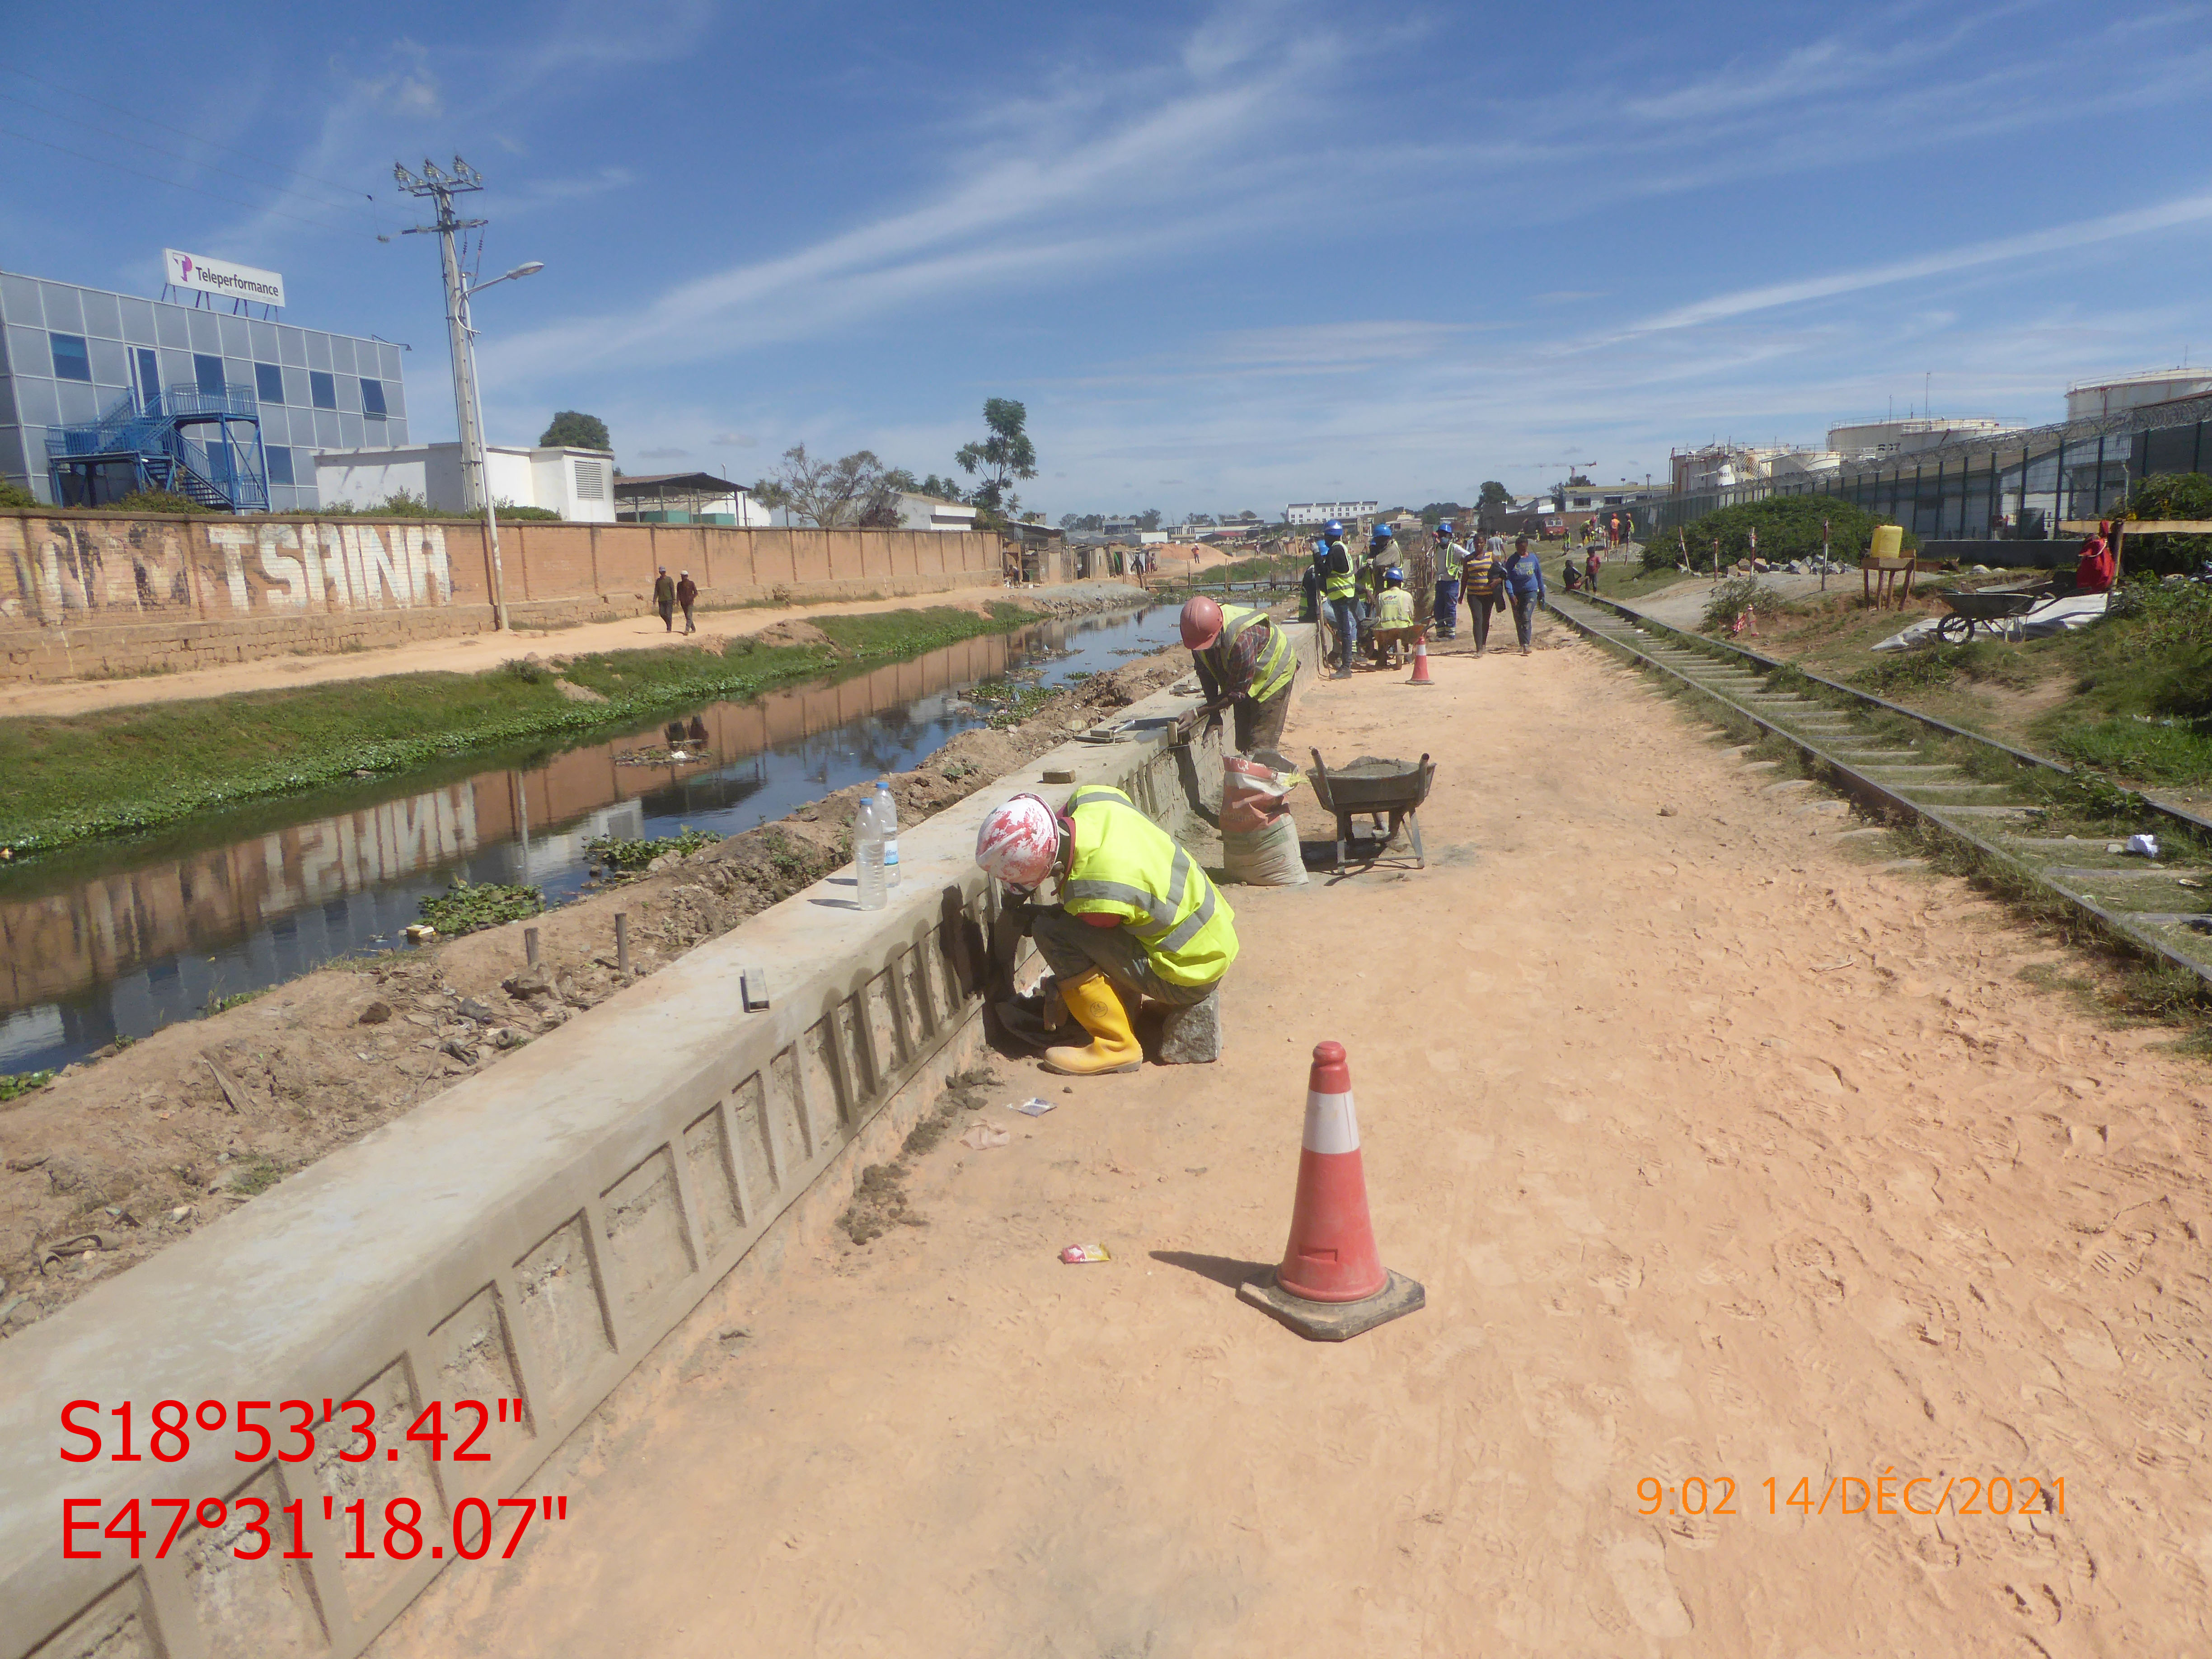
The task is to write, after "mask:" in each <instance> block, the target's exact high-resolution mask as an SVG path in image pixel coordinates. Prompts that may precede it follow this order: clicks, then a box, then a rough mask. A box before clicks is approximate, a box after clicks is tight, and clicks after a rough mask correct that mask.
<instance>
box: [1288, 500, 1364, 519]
mask: <svg viewBox="0 0 2212 1659" xmlns="http://www.w3.org/2000/svg"><path fill="white" fill-rule="evenodd" d="M1381 506H1382V503H1381V502H1380V501H1292V502H1291V504H1290V505H1289V506H1288V507H1285V508H1284V509H1283V521H1284V522H1285V524H1327V523H1328V521H1329V520H1331V519H1345V520H1352V519H1371V518H1373V517H1374V516H1375V514H1376V510H1377V509H1378V508H1379V507H1381Z"/></svg>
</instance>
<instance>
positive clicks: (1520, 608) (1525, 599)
mask: <svg viewBox="0 0 2212 1659" xmlns="http://www.w3.org/2000/svg"><path fill="white" fill-rule="evenodd" d="M1506 597H1507V598H1509V599H1511V600H1512V601H1513V631H1514V632H1515V633H1516V634H1518V635H1520V636H1521V648H1522V650H1523V651H1526V650H1527V649H1528V645H1529V642H1530V641H1532V640H1534V638H1535V636H1536V606H1537V605H1539V604H1541V602H1542V598H1543V596H1542V595H1541V594H1538V593H1510V594H1508V595H1507V596H1506Z"/></svg>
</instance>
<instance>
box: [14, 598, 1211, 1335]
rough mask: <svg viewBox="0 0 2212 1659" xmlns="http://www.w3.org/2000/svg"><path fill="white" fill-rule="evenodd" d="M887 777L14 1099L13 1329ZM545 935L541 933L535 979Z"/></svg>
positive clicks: (665, 935) (686, 915) (905, 779)
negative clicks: (626, 926)
mask: <svg viewBox="0 0 2212 1659" xmlns="http://www.w3.org/2000/svg"><path fill="white" fill-rule="evenodd" d="M797 625H799V626H807V625H808V624H805V623H799V624H797ZM1189 661H1190V659H1189V658H1188V655H1187V654H1185V653H1182V652H1181V651H1173V650H1171V651H1167V652H1163V653H1159V654H1158V655H1156V656H1152V657H1147V658H1144V659H1139V660H1136V661H1133V662H1130V663H1127V664H1125V665H1123V666H1121V667H1120V668H1117V669H1114V670H1112V671H1109V672H1107V673H1103V674H1099V675H1097V676H1094V677H1093V678H1090V679H1088V680H1085V681H1084V682H1083V683H1082V684H1080V685H1079V686H1075V687H1072V688H1070V689H1069V690H1065V691H1062V692H1059V693H1055V694H1054V696H1051V697H1050V698H1048V700H1046V702H1044V703H1042V705H1041V706H1040V707H1039V708H1037V709H1036V711H1035V712H1034V713H1033V714H1031V715H1030V718H1029V719H1028V720H1024V721H1023V722H1022V723H1021V724H1020V725H1018V726H1012V727H1010V728H1008V729H1006V730H1004V731H994V730H989V729H982V730H978V731H973V732H963V733H962V734H960V735H959V736H958V737H956V738H953V739H952V740H951V742H950V743H948V744H945V747H944V748H942V749H940V750H938V752H937V753H936V754H935V755H933V756H932V757H930V760H929V762H928V763H927V765H925V766H923V767H921V768H920V769H916V770H915V771H912V772H907V773H903V774H900V775H896V776H894V777H893V778H892V780H891V792H892V793H893V795H894V796H896V799H897V800H898V804H899V816H900V820H901V822H902V823H908V824H911V823H917V822H919V821H920V820H921V819H922V818H925V817H929V816H930V815H932V814H933V813H936V812H939V811H943V810H944V809H945V807H947V806H950V805H952V804H953V803H954V802H956V801H957V800H960V799H963V798H964V797H966V796H968V795H969V794H972V793H975V791H976V790H977V789H980V788H982V787H986V786H987V785H988V784H989V783H990V782H991V781H993V780H994V779H996V778H998V777H1000V776H1002V775H1005V774H1006V773H1007V772H1010V771H1012V770H1015V769H1018V768H1019V767H1021V766H1023V765H1024V764H1026V763H1028V762H1029V761H1030V760H1031V759H1033V758H1035V757H1036V756H1038V755H1041V754H1042V753H1043V752H1045V750H1048V749H1052V748H1055V747H1057V746H1058V745H1059V744H1061V743H1064V742H1065V741H1066V739H1067V736H1068V733H1069V732H1070V730H1071V729H1075V730H1080V729H1081V728H1083V727H1085V726H1089V725H1091V724H1092V723H1093V722H1094V721H1095V720H1097V717H1098V716H1099V715H1100V714H1102V713H1103V712H1104V711H1107V710H1109V709H1114V708H1124V707H1126V706H1127V705H1128V704H1130V703H1132V702H1135V701H1137V700H1138V699H1139V697H1142V696H1146V695H1148V694H1150V693H1151V692H1152V691H1154V690H1158V688H1159V687H1161V686H1163V685H1165V684H1168V683H1169V682H1170V681H1171V680H1173V679H1174V678H1176V676H1177V675H1179V674H1181V673H1182V672H1183V671H1185V670H1186V669H1187V668H1188V665H1189ZM868 787H871V786H868V785H858V786H855V787H853V788H850V789H846V790H842V791H840V792H839V793H837V794H835V795H831V796H829V797H828V798H827V799H823V800H822V801H819V802H817V803H815V804H814V805H811V806H806V807H802V808H800V809H799V811H797V812H795V813H793V815H792V816H791V817H787V818H785V819H783V820H781V822H779V823H772V824H767V825H763V827H762V828H760V829H753V830H749V831H747V832H746V833H745V834H744V835H741V836H732V837H731V838H730V839H728V840H726V841H724V842H719V843H717V844H716V845H714V846H713V847H709V848H704V849H702V851H700V852H698V853H696V854H693V855H692V856H691V857H690V858H688V859H677V860H671V861H669V862H668V863H666V864H665V866H663V865H661V864H660V861H659V860H656V861H655V862H656V866H659V867H656V868H655V869H653V870H651V871H649V872H647V873H645V874H643V875H641V876H639V877H636V878H630V879H628V880H623V881H621V882H619V883H617V884H614V885H612V886H611V887H609V888H606V889H602V890H599V891H596V892H593V893H591V894H589V895H587V896H585V897H583V898H580V899H579V900H577V901H576V902H574V903H573V904H568V905H564V906H562V908H559V909H556V910H551V911H548V912H547V913H546V914H545V915H542V916H540V917H538V919H537V920H536V921H535V922H534V923H523V922H512V923H509V924H507V925H506V926H504V927H493V928H487V929H484V930H483V931H482V932H479V933H471V934H469V935H467V936H465V937H464V938H460V939H451V940H447V941H444V942H441V943H440V944H437V945H431V946H428V947H427V948H423V949H419V950H406V951H392V952H389V953H386V954H385V955H382V956H379V957H370V958H366V959H363V960H361V961H358V962H356V963H348V964H344V965H337V966H332V967H328V968H324V969H319V970H317V971H316V972H314V973H312V974H308V975H305V976H303V977H301V978H300V979H296V980H294V981H290V982H289V983H288V984H284V985H280V986H277V987H275V988H273V989H271V990H270V991H268V992H267V993H265V994H263V995H261V996H259V997H258V998H256V999H255V1000H253V1001H252V1002H250V1003H246V1004H244V1005H242V1006H239V1007H236V1008H232V1009H228V1010H226V1011H225V1012H222V1013H219V1014H216V1015H214V1016H212V1017H211V1018H206V1019H199V1020H192V1021H190V1022H187V1023H185V1024H179V1025H173V1026H170V1027H168V1028H167V1029H166V1030H161V1031H159V1032H156V1033H155V1035H154V1036H150V1037H148V1038H146V1039H145V1040H144V1041H143V1042H136V1043H131V1044H130V1045H128V1046H126V1047H124V1048H119V1049H117V1050H112V1051H109V1052H108V1053H107V1054H105V1055H104V1056H102V1057H100V1058H99V1059H98V1060H94V1061H91V1062H88V1063H86V1064H83V1065H79V1066H70V1068H68V1069H67V1070H66V1071H64V1072H63V1073H61V1074H60V1075H59V1076H58V1077H57V1078H56V1079H54V1080H53V1082H52V1083H51V1084H49V1085H47V1086H46V1087H45V1088H44V1089H41V1090H39V1091H36V1092H34V1093H32V1094H29V1095H26V1096H24V1097H21V1099H20V1100H18V1101H16V1102H15V1103H12V1104H9V1105H5V1106H0V1280H4V1281H5V1284H4V1288H0V1335H4V1334H6V1333H7V1332H9V1331H12V1330H17V1329H21V1328H22V1327H23V1326H25V1325H26V1324H28V1323H30V1322H33V1321H35V1320H38V1319H40V1318H42V1317H44V1316H46V1315H47V1314H49V1313H52V1311H53V1310H56V1309H57V1308H59V1307H62V1306H63V1305H64V1304H67V1303H69V1302H70V1301H71V1300H73V1299H74V1298H75V1297H77V1296H78V1295H80V1294H82V1292H83V1291H85V1290H86V1289H87V1288H88V1287H89V1286H90V1285H93V1284H94V1283H96V1282H98V1281H99V1280H100V1279H104V1278H106V1276H107V1275H109V1274H110V1273H117V1272H119V1271H120V1270H121V1269H123V1268H124V1267H128V1266H129V1265H130V1264H131V1263H132V1262H133V1261H139V1260H142V1259H143V1258H144V1257H146V1256H149V1255H152V1254H153V1253H154V1252H155V1251H156V1250H158V1249H161V1247H162V1246H163V1245H165V1244H167V1243H171V1242H173V1241H174V1240H175V1239H178V1238H180V1237H183V1236H184V1235H185V1234H186V1233H189V1232H191V1231H192V1230H193V1229H194V1228H195V1227H197V1226H199V1225H203V1224H204V1223H205V1222H208V1221H210V1220H212V1219H214V1218H216V1217H217V1216H220V1215H223V1214H227V1213H228V1212H230V1211H231V1210H233V1209H235V1208H237V1207H238V1206H240V1205H241V1204H244V1203H247V1202H250V1201H251V1200H252V1197H253V1196H254V1195H255V1194H258V1193H259V1192H262V1191H264V1190H265V1189H266V1188H269V1187H270V1186H271V1185H274V1184H275V1183H276V1182H277V1181H278V1180H281V1179H282V1178H283V1176H285V1175H288V1174H289V1173H291V1172H293V1171H295V1170H300V1169H302V1168H304V1167H305V1166H307V1164H312V1163H313V1162H314V1161H315V1160H316V1159H317V1158H321V1157H322V1156H323V1155H324V1154H325V1153H327V1152H331V1151H333V1150H334V1149H336V1148H337V1147H339V1146H344V1145H346V1144H347V1143H349V1142H350V1141H352V1140H355V1139H359V1138H360V1137H361V1136H362V1135H364V1134H367V1133H368V1132H369V1131H370V1130H372V1129H374V1128H376V1127H378V1126H379V1125H380V1124H383V1123H387V1122H389V1121H392V1119H394V1118H396V1117H398V1116H399V1115H402V1114H403V1113H405V1112H408V1111H411V1110H412V1109H414V1108H415V1107H416V1106H418V1105H420V1104H422V1103H423V1102H424V1101H426V1100H431V1099H435V1097H437V1096H438V1095H440V1094H441V1093H443V1092H444V1091H446V1090H447V1089H448V1088H450V1087H451V1086H452V1085H453V1083H454V1082H456V1081H457V1080H459V1079H461V1078H465V1077H468V1076H471V1075H473V1074H474V1073H477V1072H480V1071H483V1070H484V1069H486V1068H487V1067H489V1066H495V1065H497V1064H498V1063H499V1060H501V1057H502V1056H503V1055H504V1054H507V1053H508V1052H509V1051H511V1050H512V1049H513V1048H516V1047H519V1046H520V1045H521V1044H522V1043H525V1042H529V1041H530V1040H531V1039H532V1038H533V1037H537V1036H541V1035H543V1034H544V1033H545V1032H547V1031H550V1030H553V1029H554V1028H555V1027H556V1026H557V1025H560V1024H562V1023H563V1022H564V1021H566V1020H567V1019H568V1018H569V1017H570V1015H571V1013H572V1012H574V1011H575V1010H577V1009H581V1008H588V1007H591V1006H592V1005H593V1004H594V1003H597V1002H599V1001H601V1000H604V999H605V998H607V997H609V996H611V995H612V994H614V993H615V992H616V991H617V990H618V989H620V988H621V986H622V981H621V978H620V975H618V974H617V971H616V968H615V945H614V913H615V912H616V911H617V910H621V911H626V912H627V913H628V914H629V919H630V951H631V966H632V968H633V970H634V971H635V973H637V974H640V975H643V974H649V973H652V972H653V971H655V970H656V969H659V968H663V967H665V966H666V965H667V964H668V963H671V962H672V961H674V960H675V959H676V958H677V957H679V956H682V955H683V954H684V952H685V951H689V950H690V949H691V947H692V946H694V945H698V944H700V943H702V941H704V940H707V939H713V938H714V937H716V936H717V935H718V934H720V933H725V932H726V931H728V930H729V929H730V928H732V927H735V926H736V925H737V924H738V923H739V922H741V921H744V919H745V918H746V917H748V916H750V915H756V914H757V913H758V912H759V911H762V910H764V909H766V908H768V907H769V906H770V905H771V904H774V903H775V902H778V901H779V900H781V899H784V898H787V897H788V896H790V895H792V894H793V893H795V892H797V891H798V890H799V889H801V888H803V887H805V886H807V885H809V884H811V883H812V882H814V881H816V880H817V879H819V878H821V877H822V876H823V875H825V874H827V873H828V872H829V871H831V870H833V869H836V867H837V866H840V865H842V864H843V863H845V862H846V861H847V860H848V858H849V856H850V852H849V847H848V841H849V835H848V825H849V823H851V820H852V816H853V811H854V807H855V806H856V805H857V804H858V800H859V797H860V794H861V793H864V791H865V790H866V788H868ZM526 926H535V927H537V928H538V930H539V946H540V956H541V963H540V967H539V969H538V970H537V971H535V972H530V971H526V969H525V968H524V962H523V940H522V929H523V927H526ZM10 1304H13V1305H12V1310H10Z"/></svg>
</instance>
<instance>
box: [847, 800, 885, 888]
mask: <svg viewBox="0 0 2212 1659" xmlns="http://www.w3.org/2000/svg"><path fill="white" fill-rule="evenodd" d="M853 874H854V877H855V878H857V881H858V885H859V887H860V908H862V909H863V910H880V909H882V908H884V906H885V905H887V904H889V903H890V892H889V890H887V889H886V888H885V886H884V831H883V825H882V823H881V822H880V820H879V819H878V817H877V816H876V797H875V796H874V795H872V794H871V795H865V796H863V797H861V799H860V811H857V812H855V813H854V814H853Z"/></svg>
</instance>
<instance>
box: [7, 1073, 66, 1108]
mask: <svg viewBox="0 0 2212 1659" xmlns="http://www.w3.org/2000/svg"><path fill="white" fill-rule="evenodd" d="M53 1080H54V1074H53V1073H52V1072H51V1071H46V1072H0V1102H5V1101H10V1100H20V1099H21V1098H22V1097H24V1096H25V1095H27V1094H29V1093H30V1092H31V1091H32V1090H33V1089H43V1088H45V1087H46V1085H48V1084H49V1083H52V1081H53Z"/></svg>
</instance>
